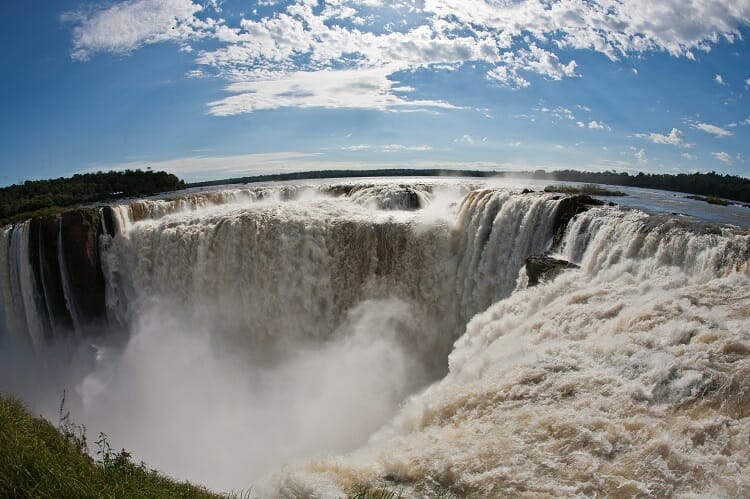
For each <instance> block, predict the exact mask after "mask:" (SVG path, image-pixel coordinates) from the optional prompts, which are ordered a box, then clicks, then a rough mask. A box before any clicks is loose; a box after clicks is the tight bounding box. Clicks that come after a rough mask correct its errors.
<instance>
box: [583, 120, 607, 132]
mask: <svg viewBox="0 0 750 499" xmlns="http://www.w3.org/2000/svg"><path fill="white" fill-rule="evenodd" d="M587 126H588V128H590V129H592V130H608V131H609V130H612V128H611V127H610V126H609V125H607V124H606V123H604V122H602V121H596V120H592V121H589V124H588V125H587Z"/></svg>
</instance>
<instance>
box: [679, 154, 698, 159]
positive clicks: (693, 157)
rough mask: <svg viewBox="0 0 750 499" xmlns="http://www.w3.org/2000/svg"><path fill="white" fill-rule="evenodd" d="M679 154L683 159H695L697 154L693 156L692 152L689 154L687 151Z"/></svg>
mask: <svg viewBox="0 0 750 499" xmlns="http://www.w3.org/2000/svg"><path fill="white" fill-rule="evenodd" d="M680 156H682V157H683V158H685V159H687V160H689V161H692V160H694V159H697V156H695V155H693V154H690V153H689V152H684V153H682V154H680Z"/></svg>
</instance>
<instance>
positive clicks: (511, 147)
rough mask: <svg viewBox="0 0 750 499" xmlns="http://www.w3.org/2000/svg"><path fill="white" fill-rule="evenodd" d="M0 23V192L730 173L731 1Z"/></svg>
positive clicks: (79, 17)
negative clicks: (371, 173)
mask: <svg viewBox="0 0 750 499" xmlns="http://www.w3.org/2000/svg"><path fill="white" fill-rule="evenodd" d="M0 13H2V15H3V19H5V20H6V22H5V26H4V29H3V30H2V33H0V42H2V46H3V47H4V56H3V63H2V66H3V69H2V79H1V80H0V109H1V110H2V112H0V185H9V184H13V183H19V182H23V181H24V180H27V179H41V178H56V177H60V176H68V175H71V174H75V173H83V172H90V171H98V170H110V169H125V168H131V169H136V168H141V169H147V168H152V169H154V170H167V171H170V172H172V173H175V174H176V175H178V176H179V177H181V178H183V179H185V180H187V181H200V180H209V179H221V178H227V177H239V176H247V175H256V174H265V173H278V172H288V171H304V170H314V169H348V168H351V169H363V168H421V167H428V168H434V167H439V168H471V169H492V170H510V171H513V170H530V169H539V168H543V169H547V170H554V169H564V168H574V169H582V170H616V171H628V172H636V171H644V172H665V173H678V172H692V171H716V172H719V173H728V174H735V175H743V176H750V140H749V139H750V46H749V45H748V43H749V42H748V38H750V0H659V1H654V0H526V1H519V0H442V1H438V0H394V1H387V0H360V1H353V0H328V1H324V0H291V1H290V0H258V1H254V2H253V1H246V0H126V1H101V0H100V1H79V0H28V1H24V2H10V1H7V2H2V6H0Z"/></svg>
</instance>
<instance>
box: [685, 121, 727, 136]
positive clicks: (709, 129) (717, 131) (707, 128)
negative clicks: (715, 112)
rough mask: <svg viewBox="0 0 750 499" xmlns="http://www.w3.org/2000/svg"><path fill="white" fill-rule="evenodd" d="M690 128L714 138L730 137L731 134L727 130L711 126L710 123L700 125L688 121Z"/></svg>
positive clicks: (697, 122)
mask: <svg viewBox="0 0 750 499" xmlns="http://www.w3.org/2000/svg"><path fill="white" fill-rule="evenodd" d="M688 123H689V124H690V126H691V127H692V128H695V129H696V130H700V131H702V132H706V133H709V134H711V135H713V136H714V137H720V138H721V137H729V136H730V135H732V132H730V131H729V130H727V129H725V128H722V127H720V126H717V125H712V124H710V123H701V122H699V121H688Z"/></svg>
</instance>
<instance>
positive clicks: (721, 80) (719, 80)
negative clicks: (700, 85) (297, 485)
mask: <svg viewBox="0 0 750 499" xmlns="http://www.w3.org/2000/svg"><path fill="white" fill-rule="evenodd" d="M714 81H715V82H716V83H718V84H719V85H722V86H724V85H726V83H725V82H724V77H723V76H721V75H720V74H718V73H717V74H715V75H714Z"/></svg>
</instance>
